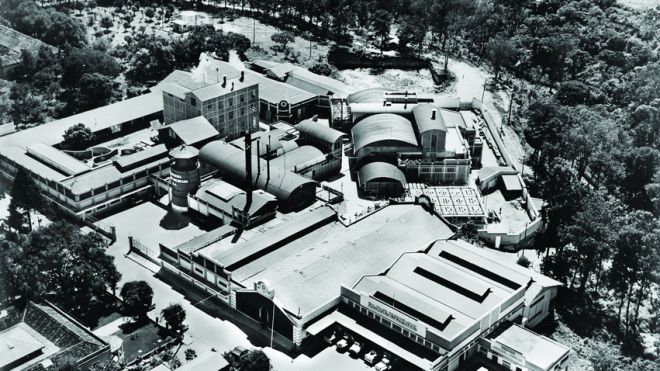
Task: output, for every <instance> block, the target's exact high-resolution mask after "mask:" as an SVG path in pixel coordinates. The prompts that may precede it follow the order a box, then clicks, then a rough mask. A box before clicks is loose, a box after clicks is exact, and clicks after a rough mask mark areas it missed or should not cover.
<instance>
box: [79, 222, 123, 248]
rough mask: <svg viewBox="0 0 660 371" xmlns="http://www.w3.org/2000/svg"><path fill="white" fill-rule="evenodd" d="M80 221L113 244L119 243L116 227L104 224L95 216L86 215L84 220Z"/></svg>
mask: <svg viewBox="0 0 660 371" xmlns="http://www.w3.org/2000/svg"><path fill="white" fill-rule="evenodd" d="M79 220H81V221H82V222H83V223H84V224H85V225H86V226H88V227H89V228H91V229H93V230H94V231H95V232H97V233H99V234H101V235H103V236H105V237H107V238H109V239H110V240H111V241H112V242H113V243H115V242H117V230H116V228H115V226H114V225H112V224H109V223H106V222H102V221H100V220H98V219H97V218H96V217H94V216H93V215H86V216H85V218H84V219H79Z"/></svg>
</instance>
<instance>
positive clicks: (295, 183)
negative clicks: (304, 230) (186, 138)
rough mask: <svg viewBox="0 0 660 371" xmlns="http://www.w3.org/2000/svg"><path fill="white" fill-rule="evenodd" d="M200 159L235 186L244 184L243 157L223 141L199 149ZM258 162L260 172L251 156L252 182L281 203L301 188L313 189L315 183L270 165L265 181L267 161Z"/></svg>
mask: <svg viewBox="0 0 660 371" xmlns="http://www.w3.org/2000/svg"><path fill="white" fill-rule="evenodd" d="M200 159H201V160H202V161H204V162H206V163H209V164H211V165H213V166H215V167H217V168H218V169H220V171H221V172H222V173H223V174H224V175H226V176H228V177H229V178H231V179H233V181H234V182H238V183H243V182H244V179H245V175H246V174H245V154H244V152H243V151H242V150H240V149H238V148H236V147H234V146H232V145H230V144H227V143H225V142H222V141H214V142H211V143H209V144H207V145H205V146H204V147H202V149H201V151H200ZM260 162H261V169H260V168H259V167H260V166H259V165H258V161H257V157H256V156H254V155H253V156H252V181H253V182H254V183H255V184H256V185H257V186H258V187H259V188H261V189H263V190H265V191H266V192H268V193H272V194H273V195H274V196H275V197H277V198H278V199H279V200H281V201H287V200H289V197H290V196H291V194H292V193H293V192H294V191H295V190H297V189H299V188H301V187H307V186H314V187H315V186H316V182H314V181H312V180H309V179H307V178H305V177H302V176H300V175H298V174H295V173H292V172H290V171H288V170H286V169H283V168H281V167H278V166H272V165H271V167H270V179H267V171H266V161H263V160H262V161H260Z"/></svg>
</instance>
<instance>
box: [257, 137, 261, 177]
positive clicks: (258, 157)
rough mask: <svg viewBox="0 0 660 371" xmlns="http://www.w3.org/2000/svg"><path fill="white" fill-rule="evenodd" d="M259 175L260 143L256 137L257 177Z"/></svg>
mask: <svg viewBox="0 0 660 371" xmlns="http://www.w3.org/2000/svg"><path fill="white" fill-rule="evenodd" d="M260 176H261V145H260V144H259V139H257V179H259V177H260Z"/></svg>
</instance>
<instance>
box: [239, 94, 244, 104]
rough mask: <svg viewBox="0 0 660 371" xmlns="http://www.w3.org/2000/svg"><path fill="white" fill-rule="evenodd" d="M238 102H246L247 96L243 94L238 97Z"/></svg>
mask: <svg viewBox="0 0 660 371" xmlns="http://www.w3.org/2000/svg"><path fill="white" fill-rule="evenodd" d="M238 100H239V102H241V103H243V102H245V95H243V94H241V95H239V96H238Z"/></svg>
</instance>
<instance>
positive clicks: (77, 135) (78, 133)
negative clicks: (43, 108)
mask: <svg viewBox="0 0 660 371" xmlns="http://www.w3.org/2000/svg"><path fill="white" fill-rule="evenodd" d="M63 136H64V145H65V146H66V147H67V148H70V149H73V150H78V151H79V150H83V149H85V148H87V147H88V146H89V145H90V144H91V143H92V141H93V140H94V133H93V132H92V129H90V128H88V127H87V126H85V124H83V123H82V122H81V123H78V124H75V125H73V126H72V127H70V128H68V129H66V131H65V132H64V135H63Z"/></svg>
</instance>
